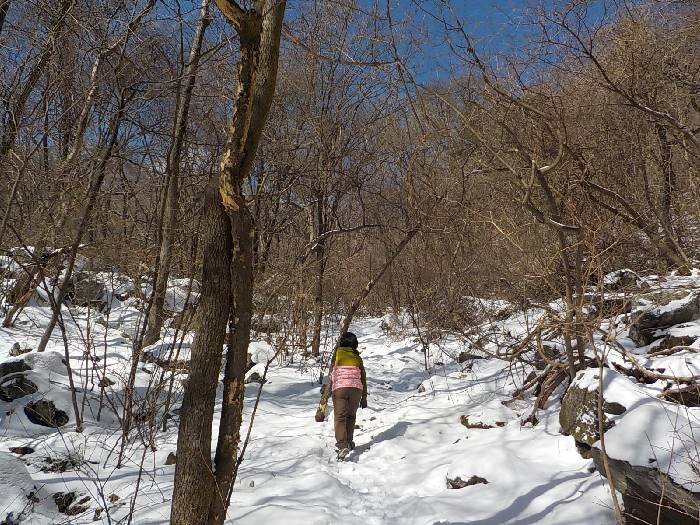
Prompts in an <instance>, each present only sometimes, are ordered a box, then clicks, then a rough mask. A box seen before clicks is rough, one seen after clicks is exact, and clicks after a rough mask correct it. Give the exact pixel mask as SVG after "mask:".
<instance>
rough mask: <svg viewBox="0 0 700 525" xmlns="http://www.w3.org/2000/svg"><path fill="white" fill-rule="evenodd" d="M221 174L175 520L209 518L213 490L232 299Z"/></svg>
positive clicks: (180, 447)
mask: <svg viewBox="0 0 700 525" xmlns="http://www.w3.org/2000/svg"><path fill="white" fill-rule="evenodd" d="M217 179H218V178H214V179H212V181H211V182H210V185H209V188H208V189H207V192H206V197H205V208H204V217H203V219H202V223H201V230H202V231H201V234H200V236H201V241H202V249H203V253H204V259H203V265H202V290H201V295H200V299H199V306H198V307H197V314H196V316H197V317H196V319H197V320H196V321H195V326H196V336H195V339H194V342H193V343H192V356H191V359H190V370H189V377H188V380H187V383H186V385H185V394H184V399H183V401H182V416H181V418H180V428H179V431H178V435H177V458H178V459H177V466H176V467H175V488H174V491H173V504H172V509H171V514H170V523H171V524H172V525H193V524H203V523H206V517H207V513H208V512H209V504H210V501H211V497H212V491H213V490H214V487H215V483H214V474H213V472H212V464H211V434H212V428H211V426H212V419H213V415H214V402H215V398H216V386H217V383H218V377H219V370H220V368H221V354H222V351H223V346H224V339H225V336H226V321H227V319H228V316H229V308H230V303H231V294H230V289H231V274H230V267H231V245H232V243H231V224H230V220H229V218H228V215H227V214H226V212H225V211H224V209H223V207H222V206H221V203H220V198H219V195H218V191H217V185H218V184H217V183H218V180H217Z"/></svg>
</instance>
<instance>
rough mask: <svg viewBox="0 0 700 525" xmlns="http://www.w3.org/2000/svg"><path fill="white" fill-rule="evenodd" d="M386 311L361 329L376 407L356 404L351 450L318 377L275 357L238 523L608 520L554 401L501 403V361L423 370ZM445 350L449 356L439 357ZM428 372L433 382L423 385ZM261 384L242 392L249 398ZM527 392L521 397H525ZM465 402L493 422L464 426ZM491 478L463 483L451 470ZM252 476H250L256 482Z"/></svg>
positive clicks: (598, 485) (601, 492)
mask: <svg viewBox="0 0 700 525" xmlns="http://www.w3.org/2000/svg"><path fill="white" fill-rule="evenodd" d="M379 323H380V320H371V321H363V322H361V323H359V324H357V325H355V327H354V330H355V332H356V333H357V335H358V337H359V340H360V350H361V351H362V355H363V359H364V361H365V367H366V369H367V373H368V382H369V408H368V409H367V410H360V411H359V412H358V420H357V424H358V425H359V427H360V428H359V429H358V430H357V431H356V435H355V442H356V444H357V448H356V450H355V451H354V452H353V453H352V454H351V456H350V457H349V459H348V461H346V462H345V463H336V462H335V459H334V457H335V453H334V447H333V444H334V438H333V428H332V412H331V413H330V414H329V418H328V420H327V421H326V422H324V423H316V422H314V420H313V413H314V411H315V408H316V403H317V401H318V385H317V384H313V383H311V382H310V381H309V380H308V377H303V376H302V375H300V374H299V373H295V372H294V371H293V370H292V369H281V370H280V369H277V370H274V371H273V373H272V374H271V376H270V383H269V384H268V385H265V390H264V393H263V398H262V401H261V405H260V408H259V412H258V416H257V419H256V422H255V426H254V429H253V441H252V443H251V445H250V447H249V453H248V455H247V456H248V457H247V459H246V461H245V462H244V463H243V467H242V470H241V474H240V479H239V482H238V484H237V486H236V490H235V492H234V498H233V501H232V505H233V508H232V510H231V511H230V513H229V516H230V518H231V519H232V520H233V521H235V522H238V523H261V524H262V523H268V522H270V520H278V521H281V522H282V523H299V524H302V523H305V524H312V523H313V524H338V523H347V524H366V525H373V524H390V523H401V524H404V523H405V524H416V525H418V524H420V525H424V524H425V525H428V524H430V525H433V524H436V525H437V524H447V523H454V524H458V523H464V524H466V523H469V524H472V525H526V524H536V523H543V524H552V525H554V524H558V525H565V524H577V523H578V524H590V525H594V524H601V525H602V524H606V525H607V524H611V523H613V522H614V520H613V517H612V513H611V512H610V510H609V509H608V508H607V501H608V494H607V492H606V489H605V487H604V485H603V482H602V479H601V477H600V475H599V474H598V473H590V472H589V471H588V467H589V466H590V465H591V462H590V461H586V460H583V459H581V458H580V456H579V455H578V454H577V453H576V451H575V448H574V444H573V440H572V439H570V438H566V437H564V436H561V435H560V434H559V426H558V422H557V418H556V413H554V412H552V411H550V412H543V413H542V417H541V422H540V424H539V425H538V426H537V427H535V428H521V427H520V424H519V415H520V414H519V412H518V411H517V410H515V411H514V410H511V409H509V408H505V407H504V406H503V405H502V404H501V403H500V401H501V400H503V399H507V398H508V397H509V396H508V394H507V392H508V390H509V386H510V389H512V383H511V382H510V380H509V375H508V373H507V371H506V369H505V366H504V364H503V363H502V362H496V361H491V360H488V361H487V360H483V361H478V362H476V363H475V364H474V367H473V370H472V371H471V372H465V373H463V372H460V369H459V367H458V365H456V364H452V365H450V364H447V365H446V366H445V367H444V369H443V367H438V369H443V370H444V373H440V374H439V375H436V376H432V377H430V378H429V377H428V376H427V375H426V374H425V372H424V366H423V354H422V353H420V352H418V351H417V347H418V346H417V345H416V344H413V343H411V342H410V341H408V340H402V341H397V342H392V341H389V340H388V338H386V337H384V336H383V335H382V331H381V330H380V328H379ZM441 360H442V359H441ZM421 382H425V383H424V385H425V387H426V392H424V393H421V394H419V393H418V392H417V388H418V386H419V385H420V384H421ZM254 395H255V387H253V388H251V389H250V391H249V392H247V396H248V397H249V398H250V400H251V401H252V399H253V397H254ZM528 406H529V404H528V403H523V405H522V408H523V409H526V408H527V407H528ZM461 414H466V415H469V417H470V419H471V420H473V421H481V422H483V423H487V424H492V425H493V424H495V423H496V422H500V423H505V425H504V426H502V427H495V428H492V429H488V430H483V429H467V428H465V427H464V426H462V425H460V423H459V421H458V420H459V416H460V415H461ZM472 475H477V476H480V477H483V478H485V479H486V480H488V484H478V485H473V486H469V487H465V488H463V489H460V490H454V489H448V488H447V486H446V478H447V477H448V476H449V477H450V478H454V477H456V476H460V477H461V478H462V479H465V480H466V479H468V478H470V477H471V476H472ZM251 485H252V486H251Z"/></svg>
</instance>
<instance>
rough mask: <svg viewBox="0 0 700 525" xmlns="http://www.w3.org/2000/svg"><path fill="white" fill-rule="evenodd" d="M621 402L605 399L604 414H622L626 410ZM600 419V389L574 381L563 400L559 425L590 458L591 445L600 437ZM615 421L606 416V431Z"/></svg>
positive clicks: (582, 452) (584, 454) (585, 455)
mask: <svg viewBox="0 0 700 525" xmlns="http://www.w3.org/2000/svg"><path fill="white" fill-rule="evenodd" d="M625 410H626V409H625V407H624V406H622V405H621V404H620V403H617V402H612V403H609V402H607V401H605V400H604V401H603V412H604V414H610V415H620V414H622V413H624V412H625ZM599 421H600V420H599V419H598V391H597V390H589V389H587V388H581V387H580V386H578V385H577V384H576V383H573V384H572V385H571V386H570V387H569V389H568V390H567V392H566V395H565V396H564V399H563V400H562V402H561V411H560V412H559V425H560V426H561V431H562V433H563V434H564V435H567V436H572V437H573V438H574V441H575V442H576V448H577V449H578V451H579V453H580V454H581V455H582V456H583V457H585V458H590V451H591V446H592V445H593V443H595V442H596V441H598V440H599V439H600V432H599V429H600V425H599ZM613 425H614V422H613V421H611V420H609V419H608V418H607V417H606V418H605V426H604V428H605V431H607V430H609V429H610V428H612V427H613Z"/></svg>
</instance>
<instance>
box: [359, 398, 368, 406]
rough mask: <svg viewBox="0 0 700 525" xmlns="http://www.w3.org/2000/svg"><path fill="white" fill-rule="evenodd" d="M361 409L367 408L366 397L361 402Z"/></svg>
mask: <svg viewBox="0 0 700 525" xmlns="http://www.w3.org/2000/svg"><path fill="white" fill-rule="evenodd" d="M360 408H367V398H366V397H363V398H362V399H361V400H360Z"/></svg>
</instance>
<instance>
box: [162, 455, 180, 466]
mask: <svg viewBox="0 0 700 525" xmlns="http://www.w3.org/2000/svg"><path fill="white" fill-rule="evenodd" d="M165 464H166V465H175V464H177V455H176V454H175V453H174V452H171V453H170V454H168V457H167V458H165Z"/></svg>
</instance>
